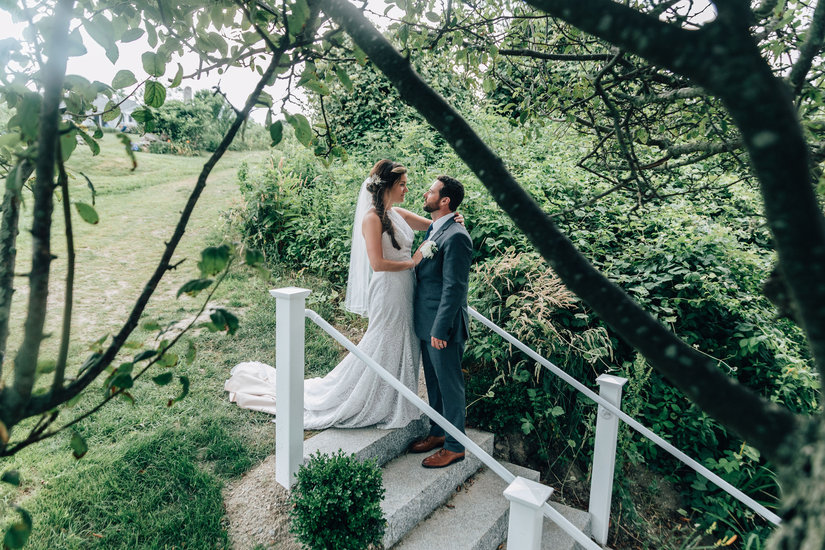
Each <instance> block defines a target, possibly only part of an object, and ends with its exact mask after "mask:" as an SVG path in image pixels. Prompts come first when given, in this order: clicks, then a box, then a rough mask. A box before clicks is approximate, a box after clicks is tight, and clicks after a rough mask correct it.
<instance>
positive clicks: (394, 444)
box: [304, 418, 590, 550]
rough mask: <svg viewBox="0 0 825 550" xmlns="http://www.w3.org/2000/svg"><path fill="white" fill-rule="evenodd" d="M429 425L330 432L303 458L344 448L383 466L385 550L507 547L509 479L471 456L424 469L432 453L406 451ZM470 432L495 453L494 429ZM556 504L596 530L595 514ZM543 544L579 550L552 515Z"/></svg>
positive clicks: (516, 470)
mask: <svg viewBox="0 0 825 550" xmlns="http://www.w3.org/2000/svg"><path fill="white" fill-rule="evenodd" d="M427 426H428V423H427V421H426V419H424V418H422V419H420V420H418V421H415V422H412V423H410V424H409V425H408V426H406V427H405V428H401V429H398V430H379V429H375V428H360V429H348V430H344V429H330V430H325V431H323V432H321V433H319V434H317V435H315V436H314V437H311V438H309V439H307V440H306V441H305V442H304V456H305V457H308V456H309V455H310V454H314V453H315V452H316V451H321V452H322V453H333V452H336V451H338V449H342V450H343V451H344V452H346V453H354V454H355V455H356V456H357V457H358V458H359V459H362V460H366V459H370V458H373V459H375V460H376V461H377V462H378V464H380V465H381V466H382V472H383V482H384V488H385V490H386V494H385V497H384V501H383V503H382V508H383V511H384V517H385V518H386V520H387V528H386V531H385V534H384V548H387V549H389V548H397V549H403V550H419V549H420V550H425V549H426V550H431V549H434V548H449V550H476V549H479V550H480V549H485V550H495V549H497V548H506V543H505V545H504V546H502V543H504V540H505V539H506V537H507V522H508V514H509V502H508V501H507V500H506V499H505V498H504V495H503V494H502V493H503V491H504V489H505V488H506V484H505V483H504V481H503V480H501V478H499V477H498V476H497V475H496V474H495V473H493V472H491V471H490V470H488V469H486V468H483V467H482V464H481V461H480V460H479V459H478V458H476V457H475V456H473V455H471V454H470V453H467V458H465V459H464V460H463V461H461V462H458V463H456V464H453V465H451V466H449V467H447V468H441V469H427V468H423V467H422V466H421V460H422V459H423V458H424V457H425V456H427V454H408V453H406V449H407V446H408V445H409V444H410V442H412V441H413V440H415V439H418V438H419V437H423V436H425V435H426V433H427ZM467 435H468V436H469V437H470V438H471V439H472V440H473V441H474V442H476V443H477V444H478V445H479V446H480V447H481V448H482V449H484V450H485V451H486V452H488V453H490V454H492V452H493V435H492V434H489V433H486V432H481V431H477V430H472V429H468V430H467ZM503 465H504V467H505V468H507V469H508V470H509V471H510V472H512V473H513V474H515V475H518V476H522V477H525V478H528V479H532V480H535V481H537V480H538V477H539V474H538V472H535V471H533V470H529V469H526V468H522V467H520V466H516V465H515V464H509V463H506V462H505V463H503ZM551 506H553V507H554V508H556V509H557V510H559V511H560V512H561V513H562V514H563V515H564V516H565V517H566V518H567V519H568V520H569V521H571V522H572V523H573V524H574V525H575V526H576V527H578V528H579V529H581V530H582V531H584V532H585V533H588V534H589V529H590V514H588V513H587V512H582V511H580V510H575V509H573V508H569V507H567V506H563V505H560V504H556V503H551ZM542 548H543V549H548V550H549V549H552V550H574V549H576V548H578V545H576V543H575V542H574V541H573V539H572V538H570V537H569V536H568V535H566V534H565V533H564V532H562V531H561V530H560V529H559V528H558V527H557V526H556V525H555V524H553V523H552V522H551V521H550V520H548V519H545V522H544V531H543V538H542ZM513 550H518V549H513Z"/></svg>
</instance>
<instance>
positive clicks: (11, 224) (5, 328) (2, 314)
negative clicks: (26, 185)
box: [0, 159, 34, 373]
mask: <svg viewBox="0 0 825 550" xmlns="http://www.w3.org/2000/svg"><path fill="white" fill-rule="evenodd" d="M33 171H34V165H33V164H32V163H31V162H29V161H28V159H23V160H21V161H20V162H19V163H18V164H17V169H16V170H14V171H13V172H10V173H9V177H11V176H14V177H15V178H16V179H17V181H19V182H20V185H19V186H18V185H17V182H9V181H7V182H6V190H5V192H4V193H3V206H2V209H3V219H2V221H0V373H2V372H3V359H4V358H5V355H6V342H7V341H8V338H9V319H10V317H11V303H12V297H13V295H14V266H15V262H16V261H17V234H18V233H19V230H18V224H19V223H20V198H19V196H18V195H19V193H20V188H21V187H22V184H23V182H25V181H26V180H28V179H29V177H30V176H31V175H32V172H33Z"/></svg>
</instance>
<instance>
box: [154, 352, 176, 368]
mask: <svg viewBox="0 0 825 550" xmlns="http://www.w3.org/2000/svg"><path fill="white" fill-rule="evenodd" d="M178 360H179V359H178V355H177V354H176V353H171V352H168V351H167V352H165V353H164V354H163V356H162V357H161V358H160V360H159V361H158V365H160V366H161V367H174V366H175V365H177V364H178Z"/></svg>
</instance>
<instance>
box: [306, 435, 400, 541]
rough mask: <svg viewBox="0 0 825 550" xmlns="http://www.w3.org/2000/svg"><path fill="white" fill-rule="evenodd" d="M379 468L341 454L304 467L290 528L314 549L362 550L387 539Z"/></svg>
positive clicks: (319, 458) (314, 459)
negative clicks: (382, 509) (383, 538)
mask: <svg viewBox="0 0 825 550" xmlns="http://www.w3.org/2000/svg"><path fill="white" fill-rule="evenodd" d="M383 497H384V487H383V485H382V483H381V470H380V469H379V468H378V466H377V465H376V464H375V462H374V461H367V462H361V461H359V460H358V459H357V458H355V455H346V454H345V453H344V451H342V450H339V451H338V453H337V454H333V455H332V456H330V455H327V454H321V452H320V451H318V452H317V453H316V454H315V455H312V456H311V457H310V459H309V462H308V463H307V464H306V465H304V466H301V467H300V468H299V470H298V474H297V483H296V484H295V488H294V489H293V492H292V495H291V497H290V500H291V502H292V505H293V507H292V510H291V511H290V517H291V519H292V527H291V530H292V532H293V533H295V535H296V536H297V538H298V541H300V542H301V543H302V544H304V545H305V546H306V547H308V548H310V549H311V550H361V549H364V548H367V547H368V546H369V545H370V544H376V545H377V544H380V543H381V539H382V537H383V536H384V524H385V522H384V517H383V513H382V512H381V499H382V498H383Z"/></svg>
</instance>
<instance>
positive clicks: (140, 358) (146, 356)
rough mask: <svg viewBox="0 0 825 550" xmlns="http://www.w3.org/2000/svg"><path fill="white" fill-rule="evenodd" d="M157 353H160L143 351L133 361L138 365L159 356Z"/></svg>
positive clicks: (151, 350)
mask: <svg viewBox="0 0 825 550" xmlns="http://www.w3.org/2000/svg"><path fill="white" fill-rule="evenodd" d="M157 353H158V352H157V351H156V350H153V349H147V350H146V351H142V352H140V353H138V354H137V355H136V356H135V358H134V359H133V361H134V362H135V363H138V362H140V361H143V360H144V359H149V358H150V357H154V356H155V355H157Z"/></svg>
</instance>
